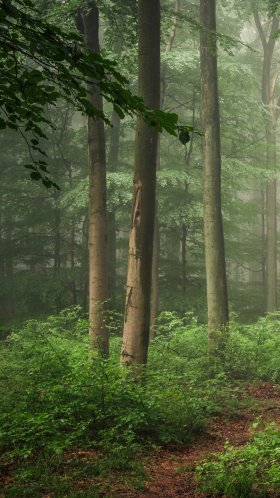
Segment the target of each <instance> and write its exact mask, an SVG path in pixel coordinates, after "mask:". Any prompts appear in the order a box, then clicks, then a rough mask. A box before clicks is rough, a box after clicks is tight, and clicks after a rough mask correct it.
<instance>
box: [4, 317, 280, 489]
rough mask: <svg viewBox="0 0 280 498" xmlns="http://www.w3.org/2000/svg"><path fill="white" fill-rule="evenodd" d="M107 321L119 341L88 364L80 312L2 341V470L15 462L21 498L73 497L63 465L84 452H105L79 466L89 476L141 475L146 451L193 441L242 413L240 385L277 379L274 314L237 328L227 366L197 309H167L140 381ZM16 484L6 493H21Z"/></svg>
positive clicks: (113, 324)
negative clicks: (212, 351) (212, 350)
mask: <svg viewBox="0 0 280 498" xmlns="http://www.w3.org/2000/svg"><path fill="white" fill-rule="evenodd" d="M107 319H108V320H109V324H110V328H111V329H112V330H113V333H114V336H113V337H112V338H111V346H110V349H111V358H110V360H106V361H105V360H101V359H98V358H95V359H94V360H93V359H92V358H89V356H88V346H87V330H88V322H87V320H86V319H85V318H84V317H83V314H82V313H81V309H80V308H79V307H73V308H70V309H67V310H64V311H63V312H61V313H60V314H59V315H58V316H50V317H49V318H48V319H46V320H41V321H39V320H31V321H28V322H26V323H25V324H24V325H23V326H22V327H21V328H20V329H19V330H17V331H15V332H13V333H12V334H11V335H10V336H9V337H8V338H7V339H6V340H4V341H1V343H0V355H1V362H0V396H1V407H0V425H1V432H0V447H1V451H2V455H3V456H2V460H1V464H3V465H4V466H5V465H7V462H8V461H14V462H15V461H17V462H18V463H17V465H16V468H15V471H14V472H15V474H14V475H15V476H16V477H15V478H16V482H17V483H18V488H17V493H18V495H19V494H21V495H22V496H25V494H24V493H25V492H26V493H27V491H23V490H27V489H28V488H30V489H31V490H33V495H32V496H37V495H38V496H39V495H40V493H41V494H42V493H43V492H45V493H48V492H50V490H51V489H52V486H53V487H54V489H55V487H57V489H60V488H61V494H63V493H67V496H68V493H70V490H72V489H73V483H72V484H71V482H72V481H71V479H72V478H70V477H69V476H70V473H71V472H72V471H71V472H70V471H69V472H70V473H68V471H67V472H66V474H65V472H64V471H63V472H62V470H61V469H64V467H65V465H66V468H67V469H68V470H69V468H70V469H73V465H74V467H75V465H76V464H75V463H74V462H72V463H71V462H70V463H67V464H65V459H66V460H67V454H68V453H67V452H68V451H69V452H70V453H71V452H72V453H73V452H74V451H75V449H77V448H82V449H83V451H87V452H89V453H90V452H93V453H94V454H95V453H96V452H97V454H98V455H99V457H98V459H97V461H94V462H91V463H90V462H88V463H87V464H86V463H85V462H84V464H82V463H81V466H82V468H84V469H85V468H89V467H87V466H90V469H91V470H90V472H92V475H95V476H100V477H102V476H105V475H106V469H107V474H108V469H111V470H110V472H111V471H112V472H115V471H117V472H118V471H119V470H120V471H121V470H124V469H126V468H129V469H130V470H129V472H131V473H132V475H135V478H136V476H137V475H139V473H140V474H141V469H140V468H137V465H136V463H135V464H134V463H133V462H135V457H136V455H138V454H139V453H141V452H143V451H146V450H148V449H151V448H154V447H155V445H156V446H158V445H161V446H162V445H167V444H168V443H170V442H173V443H174V442H176V443H177V444H178V443H183V442H184V443H185V442H189V441H190V440H191V439H192V438H193V437H194V436H195V435H196V434H197V433H198V432H200V431H201V430H202V429H203V427H204V426H205V424H206V423H207V421H208V420H209V418H210V417H213V416H217V415H218V414H219V413H221V411H222V412H223V414H224V415H227V416H228V417H236V415H237V413H238V409H239V407H240V404H241V403H242V400H241V399H240V383H242V382H244V381H246V382H248V381H250V382H252V381H258V380H274V381H279V380H280V375H279V348H280V340H279V339H280V332H279V331H280V321H278V316H277V315H276V316H268V317H267V318H265V319H262V320H260V321H259V323H258V324H255V325H251V326H244V325H239V324H237V323H236V322H232V323H231V327H230V334H229V340H228V343H227V346H226V350H225V356H224V363H221V361H218V360H217V362H216V364H214V365H213V363H212V362H211V363H210V362H209V357H208V355H207V330H206V327H205V326H204V325H200V324H199V323H198V322H197V319H196V318H195V317H194V315H193V314H191V313H188V314H186V315H185V316H184V317H180V316H179V315H178V314H176V313H174V312H165V313H162V314H161V315H160V317H159V320H158V325H157V337H156V338H155V339H154V341H153V342H152V344H151V349H150V357H149V363H148V366H147V370H146V374H145V376H144V378H143V382H140V379H139V380H138V381H135V380H134V379H132V378H131V377H130V375H129V372H127V371H126V370H125V369H121V368H120V367H119V350H120V341H121V339H120V337H118V328H120V324H121V317H120V316H119V315H115V314H114V313H111V312H108V317H107ZM244 402H245V401H244ZM269 434H270V433H269ZM269 437H270V436H269ZM254 444H255V443H254ZM262 444H263V443H262ZM260 446H261V445H260ZM244 451H245V450H244ZM248 451H249V450H248ZM250 454H251V453H250ZM246 455H247V454H246ZM246 458H247V456H246V457H244V459H246ZM15 459H17V460H15ZM242 461H243V460H242ZM211 464H212V463H211ZM77 465H78V462H77ZM135 465H136V466H135ZM213 465H214V464H213ZM219 465H220V464H219ZM223 465H224V463H223ZM43 466H45V470H44V475H45V477H44V478H43V476H42V477H41V478H40V479H38V473H42V467H43ZM80 471H81V472H82V469H80ZM85 471H86V470H85ZM203 472H204V471H203ZM271 472H272V471H271ZM239 474H240V473H239ZM245 474H246V472H245V473H244V475H245ZM62 475H64V480H63V479H62ZM73 475H75V470H73ZM203 475H204V474H203ZM236 475H237V473H236ZM246 475H247V474H246ZM269 475H272V474H269ZM67 476H68V477H67ZM102 479H103V477H102ZM273 479H274V477H273ZM274 481H275V482H276V477H275V479H274ZM274 481H273V483H274ZM215 482H216V481H215ZM48 483H49V484H48ZM13 486H14V485H13ZM13 486H12V487H11V494H10V495H9V494H7V496H13V494H12V492H14V495H15V494H16V492H15V488H14V487H13ZM7 489H8V490H9V488H7ZM12 490H14V491H12ZM19 490H20V491H19ZM71 492H72V491H71ZM30 493H31V491H30ZM69 495H70V496H71V494H69ZM26 496H31V494H30V495H28V494H26ZM93 496H94V495H93ZM233 496H236V495H233ZM248 496H249V495H248Z"/></svg>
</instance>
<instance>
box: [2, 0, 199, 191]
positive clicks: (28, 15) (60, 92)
mask: <svg viewBox="0 0 280 498" xmlns="http://www.w3.org/2000/svg"><path fill="white" fill-rule="evenodd" d="M0 28H1V29H0V60H1V65H2V67H3V71H2V77H1V85H0V106H1V116H0V129H5V128H11V129H13V130H16V131H17V132H18V133H20V134H21V135H22V136H23V138H24V139H25V141H26V142H27V145H28V148H29V152H30V156H31V160H32V162H31V164H26V165H25V167H26V168H28V169H30V170H31V173H30V176H31V178H32V179H33V180H41V181H42V183H43V184H44V185H45V186H46V187H48V188H49V187H51V186H55V187H57V185H56V184H55V182H54V181H53V180H51V179H50V178H49V176H48V170H47V163H46V161H45V160H44V159H42V158H41V157H40V155H43V156H45V152H44V150H43V149H42V147H41V145H40V141H41V139H45V138H47V136H46V134H45V132H44V131H43V129H42V126H41V125H42V124H43V123H47V124H49V125H51V122H50V121H49V120H48V119H47V118H46V116H45V107H46V105H47V104H48V105H56V104H57V102H58V100H59V99H60V98H61V97H63V99H64V100H66V101H67V102H68V103H71V104H73V105H75V107H76V108H77V109H78V110H80V111H82V112H85V113H86V114H88V115H89V116H91V117H93V118H95V119H96V118H101V119H103V120H105V121H106V122H107V123H109V120H108V118H107V117H106V115H105V114H104V113H103V112H101V110H100V109H97V108H95V107H94V106H92V104H91V103H90V102H89V100H88V97H87V90H86V86H85V85H84V84H83V83H86V82H90V81H91V82H93V81H94V83H95V84H97V85H98V87H99V89H100V93H101V94H102V96H103V97H104V98H105V99H106V100H107V101H108V102H111V103H112V104H113V106H114V110H115V111H116V112H117V113H118V114H119V115H120V116H121V117H122V118H123V117H124V116H125V113H140V114H141V115H142V117H143V119H144V120H145V121H146V122H147V123H148V124H149V125H150V126H154V127H156V128H157V129H158V131H163V130H166V131H167V132H168V133H171V134H172V135H178V138H179V140H180V141H181V142H182V143H183V144H185V143H186V142H187V141H188V140H189V132H190V131H194V129H193V127H188V126H179V125H178V123H177V121H178V116H177V115H176V114H174V113H169V114H165V113H163V112H162V111H156V110H152V109H148V108H147V107H146V106H145V104H144V102H143V101H142V100H141V99H140V98H138V97H136V96H134V95H133V94H132V93H131V92H130V90H129V88H128V80H127V79H126V78H124V77H123V76H122V75H121V74H120V73H119V71H118V70H117V68H116V63H115V62H113V61H112V60H110V59H106V58H104V57H102V56H101V55H99V54H96V53H93V52H90V51H86V50H85V49H84V44H83V41H82V39H81V38H80V36H78V35H77V34H75V33H73V32H72V33H70V34H69V33H66V32H65V31H62V30H61V29H60V28H59V27H58V26H54V25H52V24H50V23H48V22H46V21H45V20H44V19H41V16H40V13H39V11H37V10H36V9H35V8H34V5H33V3H32V1H31V0H16V1H13V0H3V1H2V3H1V6H0ZM36 153H37V154H38V153H39V158H37V156H36Z"/></svg>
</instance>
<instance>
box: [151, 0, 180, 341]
mask: <svg viewBox="0 0 280 498" xmlns="http://www.w3.org/2000/svg"><path fill="white" fill-rule="evenodd" d="M181 9H182V5H181V0H175V5H174V12H175V15H174V19H173V23H172V26H171V29H170V33H169V37H168V40H167V44H166V47H165V52H166V53H168V52H171V50H172V48H173V44H174V40H175V36H176V32H177V27H178V14H179V13H180V11H181ZM165 94H166V74H165V68H162V71H161V78H160V109H163V107H164V100H165ZM160 142H161V140H160V136H159V137H158V155H157V170H159V169H160ZM159 225H160V224H159V213H158V206H157V205H156V214H155V226H154V237H153V260H152V294H151V315H150V340H151V339H153V338H154V337H155V336H156V322H157V317H158V315H159V264H160V229H159Z"/></svg>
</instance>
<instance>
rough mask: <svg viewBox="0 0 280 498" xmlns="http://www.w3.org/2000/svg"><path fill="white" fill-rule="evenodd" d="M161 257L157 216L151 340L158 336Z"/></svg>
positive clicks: (153, 260) (156, 219) (154, 245)
mask: <svg viewBox="0 0 280 498" xmlns="http://www.w3.org/2000/svg"><path fill="white" fill-rule="evenodd" d="M159 257H160V234H159V221H158V216H157V215H156V216H155V226H154V238H153V259H152V293H151V316H150V340H152V339H154V337H155V336H156V322H157V317H158V314H159V274H158V272H159Z"/></svg>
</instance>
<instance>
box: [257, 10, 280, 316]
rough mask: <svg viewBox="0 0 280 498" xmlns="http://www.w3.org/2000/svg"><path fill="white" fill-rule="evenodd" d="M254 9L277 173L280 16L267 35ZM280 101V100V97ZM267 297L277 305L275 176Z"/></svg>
mask: <svg viewBox="0 0 280 498" xmlns="http://www.w3.org/2000/svg"><path fill="white" fill-rule="evenodd" d="M252 10H253V15H254V20H255V24H256V28H257V30H258V33H259V36H260V40H261V43H262V47H263V64H262V103H263V105H264V107H265V129H266V142H267V148H266V159H267V167H268V169H269V171H271V172H272V173H273V172H275V173H276V123H277V120H278V117H279V110H278V106H279V101H277V98H276V83H277V79H278V76H279V71H280V67H279V64H278V65H277V67H276V70H274V71H273V65H274V61H273V55H274V51H275V44H276V37H275V33H276V32H277V31H278V29H279V17H278V16H276V15H274V16H273V18H272V21H271V24H270V30H269V34H268V36H267V35H266V34H265V31H264V28H263V25H262V23H261V20H260V16H259V12H258V9H257V6H256V4H255V2H252ZM278 100H279V99H278ZM265 297H266V311H267V312H271V311H274V310H275V309H276V308H277V183H276V177H275V178H272V180H270V182H269V183H268V185H267V187H266V250H265Z"/></svg>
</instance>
